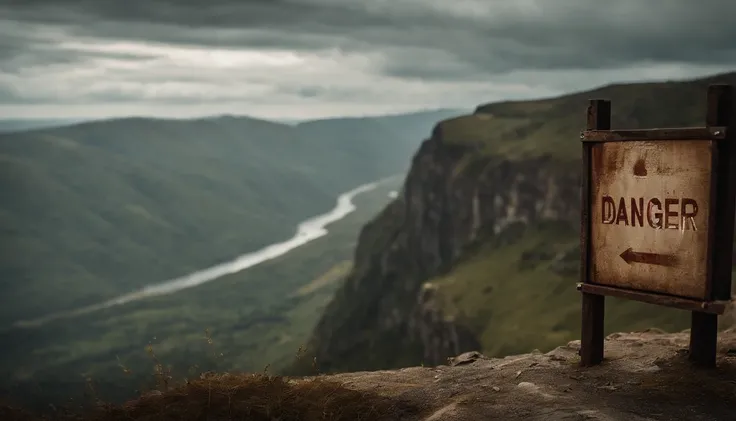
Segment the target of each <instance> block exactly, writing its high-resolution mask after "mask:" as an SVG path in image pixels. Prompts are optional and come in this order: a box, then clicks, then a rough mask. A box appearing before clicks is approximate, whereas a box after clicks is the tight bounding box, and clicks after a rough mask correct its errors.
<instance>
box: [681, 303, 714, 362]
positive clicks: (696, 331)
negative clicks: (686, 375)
mask: <svg viewBox="0 0 736 421" xmlns="http://www.w3.org/2000/svg"><path fill="white" fill-rule="evenodd" d="M690 325H691V326H692V327H691V328H690V355H688V359H689V360H690V361H692V362H693V363H695V364H696V365H699V366H702V367H709V368H712V367H715V366H716V354H717V352H718V315H717V314H708V313H701V312H698V311H693V312H692V315H691V320H690Z"/></svg>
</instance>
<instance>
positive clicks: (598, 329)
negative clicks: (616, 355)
mask: <svg viewBox="0 0 736 421" xmlns="http://www.w3.org/2000/svg"><path fill="white" fill-rule="evenodd" d="M584 285H585V286H589V285H590V284H584ZM605 309H606V297H605V296H603V295H598V294H589V293H587V292H584V293H583V330H582V332H581V335H580V365H581V366H583V367H591V366H594V365H598V364H600V363H601V362H602V361H603V344H604V339H605V336H604V319H605Z"/></svg>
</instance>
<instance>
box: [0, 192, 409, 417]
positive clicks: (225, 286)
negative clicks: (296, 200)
mask: <svg viewBox="0 0 736 421" xmlns="http://www.w3.org/2000/svg"><path fill="white" fill-rule="evenodd" d="M400 183H401V178H399V177H397V178H394V179H392V180H389V181H388V182H385V183H383V184H381V185H379V186H378V187H377V188H376V189H375V190H372V191H369V192H365V193H362V194H360V195H358V196H357V197H356V198H355V199H354V201H353V202H354V203H355V205H356V209H355V211H354V212H353V213H351V214H349V215H348V216H347V217H346V218H345V219H342V220H340V221H337V222H335V223H333V224H330V225H329V226H328V227H327V229H328V231H329V232H328V234H327V235H326V236H324V237H321V238H319V239H316V240H314V241H312V242H310V243H308V244H306V245H304V246H302V247H299V248H296V249H294V250H292V251H290V252H289V253H287V254H285V255H283V256H280V257H278V258H276V259H274V260H271V261H266V262H263V263H262V264H260V265H257V266H254V267H252V268H250V269H248V270H245V271H243V272H239V273H236V274H233V275H228V276H225V277H223V278H220V279H217V280H215V281H212V282H210V283H207V284H204V285H201V286H198V287H196V288H192V289H187V290H183V291H180V292H178V293H176V294H172V295H168V296H160V297H151V298H147V299H145V300H141V301H138V302H133V303H129V304H127V305H124V306H119V307H112V308H109V309H105V310H102V311H98V312H95V313H91V314H85V315H80V316H77V317H72V318H63V319H58V320H53V321H50V322H48V323H46V324H42V325H40V326H37V327H33V328H28V329H10V330H2V329H0V342H1V343H5V344H13V345H12V346H9V347H3V348H2V349H0V397H3V398H6V399H9V400H12V401H13V402H16V403H22V404H23V405H24V406H29V407H35V408H40V409H41V410H45V409H47V408H48V405H49V404H54V405H57V406H59V405H63V404H66V403H68V400H69V399H70V398H73V399H75V401H76V402H79V400H80V399H82V398H83V395H84V394H85V393H87V392H89V390H88V389H89V385H88V384H87V382H88V381H89V382H90V384H91V385H92V387H93V388H94V390H95V393H96V396H97V397H98V398H101V399H104V400H106V401H116V402H121V401H123V400H125V399H131V398H134V397H136V396H137V394H138V393H139V392H136V391H138V390H141V389H142V390H147V389H148V388H151V387H154V386H156V380H157V377H156V376H155V367H156V361H155V360H154V358H153V357H154V356H155V358H156V359H158V361H160V363H161V364H162V365H163V367H164V368H165V369H166V370H171V376H172V377H173V379H172V380H175V381H177V382H181V381H183V379H185V378H190V379H191V378H192V377H193V376H198V375H199V374H200V373H202V372H204V371H208V370H218V371H230V372H241V371H247V372H261V371H263V370H264V369H266V368H267V367H268V371H269V372H270V373H274V372H278V371H280V370H281V369H282V368H283V367H284V366H286V365H288V364H290V363H291V362H293V361H294V360H295V358H296V355H297V352H298V350H299V348H300V347H302V346H304V345H305V344H306V342H307V340H308V336H309V332H310V331H311V329H313V327H314V324H315V323H316V321H317V320H318V319H319V317H320V315H321V314H322V311H323V309H324V306H325V305H326V304H327V303H328V302H329V300H330V298H331V297H332V294H333V293H334V291H335V290H336V289H337V288H338V287H339V286H340V284H341V281H342V279H343V277H344V275H345V274H346V272H348V271H349V270H350V259H351V257H352V254H353V250H354V246H355V242H356V240H357V237H358V232H359V230H360V227H361V226H362V225H363V224H364V223H365V222H366V221H368V220H369V219H370V218H371V217H372V216H373V215H375V214H376V213H377V212H378V211H379V210H380V209H381V208H382V207H383V206H385V205H386V203H388V202H389V201H390V200H391V198H390V197H389V195H388V193H389V192H390V191H392V190H394V189H396V188H398V187H399V186H400ZM149 345H150V347H151V348H150V350H149V348H148V346H149ZM150 351H152V352H153V354H154V355H151V353H150ZM159 379H160V378H159Z"/></svg>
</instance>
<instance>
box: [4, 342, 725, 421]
mask: <svg viewBox="0 0 736 421" xmlns="http://www.w3.org/2000/svg"><path fill="white" fill-rule="evenodd" d="M688 339H689V335H688V332H681V333H674V334H670V333H664V332H661V331H657V330H648V331H645V332H637V333H617V334H612V335H610V336H609V337H608V338H607V339H606V343H605V356H606V360H605V362H604V363H603V364H601V365H599V366H596V367H592V368H581V367H579V365H578V362H579V356H578V350H579V347H580V343H579V341H573V342H570V343H569V344H567V345H566V346H562V347H559V348H556V349H554V350H552V351H550V352H548V353H541V352H532V353H530V354H524V355H516V356H511V357H506V358H494V359H490V358H486V357H484V356H483V355H481V354H479V353H477V352H470V353H466V354H463V355H460V356H458V357H456V358H453V359H450V361H448V364H447V365H443V366H438V367H432V368H429V367H414V368H406V369H401V370H392V371H375V372H357V373H343V374H336V375H321V376H318V377H310V378H302V379H287V378H281V377H278V376H268V375H265V374H248V373H243V374H237V373H224V374H216V373H209V374H203V375H202V376H201V377H200V378H199V379H194V380H192V381H189V382H187V383H186V384H183V385H180V386H177V387H174V388H173V389H171V388H169V389H164V390H163V391H152V392H150V393H146V394H144V395H143V396H141V397H140V398H138V399H136V400H133V401H131V402H128V403H126V404H124V405H103V406H102V407H100V408H99V409H98V410H94V411H92V412H90V413H87V414H78V415H74V414H68V415H64V414H61V413H56V414H52V415H51V416H50V417H44V416H38V417H37V416H31V415H29V414H27V413H25V412H22V411H21V410H16V409H13V408H11V407H3V406H0V419H2V420H23V421H38V420H49V419H56V420H65V421H72V420H73V421H82V420H83V421H103V420H114V421H118V420H119V421H123V420H125V421H131V420H133V421H154V420H156V421H169V420H171V421H173V420H178V421H182V420H186V421H194V420H197V421H199V420H205V419H206V420H208V421H209V420H212V421H222V420H255V421H260V420H263V421H276V420H278V421H296V420H302V421H311V420H346V421H347V420H349V421H384V420H386V421H388V420H407V421H460V420H469V421H470V420H472V421H479V420H544V421H555V420H606V421H618V420H625V421H643V420H678V421H680V420H683V421H706V420H707V421H711V420H713V421H716V420H717V421H726V420H734V421H736V328H731V329H729V330H726V331H723V332H721V333H720V336H719V350H718V367H717V368H715V369H703V368H695V367H693V366H692V365H691V364H690V363H689V362H688V359H687V344H688Z"/></svg>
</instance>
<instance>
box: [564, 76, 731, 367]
mask: <svg viewBox="0 0 736 421" xmlns="http://www.w3.org/2000/svg"><path fill="white" fill-rule="evenodd" d="M735 99H736V96H735V95H734V89H733V88H732V86H731V85H711V86H709V87H708V92H707V111H706V116H705V123H706V124H705V126H704V127H683V128H663V129H638V130H612V129H611V101H609V100H604V99H593V100H590V103H589V105H588V109H587V128H586V130H585V131H583V132H581V134H580V140H581V143H582V179H581V181H582V183H581V184H582V186H581V187H582V191H581V214H580V253H581V256H580V257H581V258H580V282H579V283H578V285H577V289H578V290H579V291H580V292H581V295H582V329H581V348H580V356H581V361H580V364H581V365H582V366H585V367H587V366H593V365H597V364H600V363H601V362H602V361H603V343H604V310H605V297H606V296H613V297H619V298H624V299H629V300H636V301H641V302H645V303H649V304H656V305H661V306H666V307H673V308H678V309H682V310H689V311H691V331H690V349H689V359H690V360H691V361H692V362H693V363H695V364H698V365H702V366H709V367H713V366H715V363H716V348H717V339H718V338H717V335H718V330H717V327H718V315H721V314H723V312H724V311H725V308H726V305H727V303H728V301H729V300H730V298H731V268H732V258H733V241H734V215H735V214H736V104H735V103H734V100H735ZM632 141H634V142H635V141H647V142H654V143H659V142H677V141H707V142H712V144H713V147H712V153H711V162H710V166H711V173H710V192H709V193H708V196H709V206H708V208H709V214H708V237H707V240H706V244H707V252H706V256H707V257H706V259H707V261H706V279H705V282H706V284H705V290H706V294H705V299H703V300H699V299H693V298H689V297H682V296H676V295H670V294H664V293H661V292H654V291H648V290H634V289H629V288H622V287H615V286H609V285H602V284H597V283H594V282H593V278H592V270H591V262H592V261H591V255H592V247H593V244H592V241H591V239H592V224H593V220H594V217H593V216H592V215H591V207H592V206H591V205H592V200H593V199H594V198H593V197H592V193H593V183H594V182H595V181H596V180H593V179H592V178H593V177H594V174H593V163H592V155H593V148H595V147H596V145H599V146H600V145H601V144H602V143H605V142H632Z"/></svg>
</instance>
